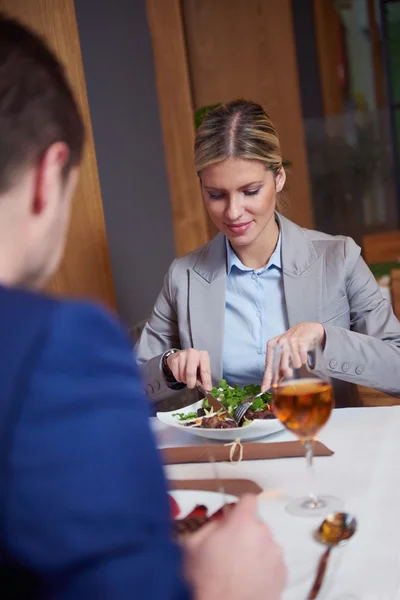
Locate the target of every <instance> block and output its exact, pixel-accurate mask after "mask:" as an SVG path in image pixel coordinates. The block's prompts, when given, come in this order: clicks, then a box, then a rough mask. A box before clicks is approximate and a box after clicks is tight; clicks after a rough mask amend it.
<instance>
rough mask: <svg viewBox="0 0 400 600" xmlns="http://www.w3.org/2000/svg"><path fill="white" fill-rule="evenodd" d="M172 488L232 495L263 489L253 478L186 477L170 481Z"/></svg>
mask: <svg viewBox="0 0 400 600" xmlns="http://www.w3.org/2000/svg"><path fill="white" fill-rule="evenodd" d="M168 487H169V489H170V490H201V491H205V492H221V488H222V489H223V490H224V492H225V494H231V495H232V496H243V494H260V493H261V492H262V491H263V490H262V488H261V487H260V486H259V485H258V484H257V483H256V482H255V481H251V479H218V480H217V479H185V480H173V481H168Z"/></svg>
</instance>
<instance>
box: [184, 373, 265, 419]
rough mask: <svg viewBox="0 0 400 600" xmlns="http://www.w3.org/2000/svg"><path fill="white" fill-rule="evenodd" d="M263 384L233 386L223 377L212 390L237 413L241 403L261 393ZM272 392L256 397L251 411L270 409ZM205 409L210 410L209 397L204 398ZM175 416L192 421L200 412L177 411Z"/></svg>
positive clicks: (225, 405)
mask: <svg viewBox="0 0 400 600" xmlns="http://www.w3.org/2000/svg"><path fill="white" fill-rule="evenodd" d="M260 392H261V386H259V385H254V384H250V385H245V386H244V387H243V388H241V387H239V386H238V385H237V384H234V385H233V386H232V387H231V386H230V385H228V384H227V382H226V381H225V379H221V381H220V382H219V386H218V387H214V388H213V389H212V390H211V394H212V395H213V396H214V398H217V399H218V400H219V401H220V402H221V404H222V405H223V406H224V408H226V410H227V411H228V412H229V414H230V415H233V414H234V413H235V410H236V409H237V408H238V406H239V404H240V403H241V402H243V400H246V399H247V398H249V397H250V396H256V395H257V394H260ZM271 398H272V396H271V394H269V393H267V392H265V393H264V394H261V396H258V398H254V402H253V404H252V405H251V406H250V409H249V410H250V411H254V412H255V411H265V410H270V406H271ZM202 408H203V409H204V410H205V411H208V410H210V405H209V403H208V400H207V398H205V399H204V400H203V407H202ZM173 416H176V417H178V418H179V420H180V421H190V420H193V419H196V417H198V416H199V415H198V413H195V412H190V413H186V414H184V413H175V414H174V415H173Z"/></svg>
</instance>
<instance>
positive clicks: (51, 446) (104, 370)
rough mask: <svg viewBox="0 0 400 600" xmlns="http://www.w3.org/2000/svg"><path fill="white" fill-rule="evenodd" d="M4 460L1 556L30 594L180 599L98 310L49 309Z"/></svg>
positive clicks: (137, 430)
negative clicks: (24, 576) (24, 572)
mask: <svg viewBox="0 0 400 600" xmlns="http://www.w3.org/2000/svg"><path fill="white" fill-rule="evenodd" d="M9 463H10V464H9V469H8V471H9V477H8V483H7V496H6V497H7V501H6V505H5V515H6V516H5V539H6V551H7V555H8V556H9V557H12V560H13V563H14V564H15V563H18V564H20V565H25V566H26V568H27V569H28V570H29V572H30V573H32V574H33V575H34V576H35V577H36V579H37V580H38V581H39V582H40V585H41V587H42V588H43V590H45V593H43V596H42V595H40V596H39V597H46V598H47V599H49V600H87V599H88V598H96V600H111V599H112V600H132V598H148V599H154V600H161V599H165V600H170V599H171V600H172V599H174V600H186V599H187V598H188V597H189V592H188V590H187V589H186V586H185V584H184V582H183V578H182V573H181V564H182V560H181V554H180V551H179V550H178V547H177V546H175V544H174V543H173V542H172V541H171V537H170V520H169V506H168V497H167V494H166V485H165V481H164V476H163V472H162V465H161V461H160V458H159V456H158V452H157V450H156V446H155V442H154V440H153V437H152V434H151V431H150V428H149V421H148V403H147V401H146V399H145V397H144V395H143V392H142V385H141V382H140V381H139V379H138V374H137V371H136V367H135V365H134V361H132V352H131V347H130V343H129V339H128V338H127V336H125V334H124V333H123V332H122V330H120V328H119V326H117V325H116V323H115V322H114V320H113V319H112V318H111V317H110V316H108V314H106V313H105V312H103V311H102V310H100V309H97V308H93V307H91V306H87V305H84V304H60V307H59V308H58V309H56V311H55V315H54V318H53V322H52V323H51V326H50V327H49V330H48V332H47V336H46V340H45V342H44V343H43V347H42V348H41V350H40V352H38V353H37V356H36V357H35V364H34V368H33V369H32V375H31V377H30V379H29V382H28V385H27V386H26V393H25V395H24V398H23V402H22V403H21V406H20V413H19V415H18V419H17V424H16V426H15V431H14V433H13V444H12V453H11V457H10V461H9Z"/></svg>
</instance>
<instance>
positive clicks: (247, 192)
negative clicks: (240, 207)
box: [243, 188, 260, 196]
mask: <svg viewBox="0 0 400 600" xmlns="http://www.w3.org/2000/svg"><path fill="white" fill-rule="evenodd" d="M259 191H260V188H258V189H257V190H245V191H244V192H243V193H244V195H245V196H257V194H258V192H259Z"/></svg>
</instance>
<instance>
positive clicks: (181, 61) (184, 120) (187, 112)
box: [147, 0, 209, 256]
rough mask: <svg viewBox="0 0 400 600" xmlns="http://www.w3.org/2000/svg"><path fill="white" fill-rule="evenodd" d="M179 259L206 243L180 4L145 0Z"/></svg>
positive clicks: (177, 2) (161, 0)
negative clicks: (196, 171) (194, 153)
mask: <svg viewBox="0 0 400 600" xmlns="http://www.w3.org/2000/svg"><path fill="white" fill-rule="evenodd" d="M147 16H148V22H149V26H150V33H151V38H152V43H153V53H154V63H155V73H156V83H157V92H158V99H159V106H160V114H161V123H162V129H163V138H164V147H165V156H166V162H167V171H168V178H169V185H170V196H171V203H172V214H173V221H174V234H175V247H176V252H177V255H178V256H181V255H182V254H185V253H187V252H190V251H191V250H194V249H195V248H198V247H199V246H201V245H202V244H204V243H205V242H206V241H208V239H209V233H208V226H207V217H206V212H205V209H204V206H203V201H202V197H201V193H200V186H199V181H198V178H197V175H196V173H195V170H194V166H193V144H194V114H193V105H192V101H191V95H190V84H189V77H188V69H187V63H186V51H185V42H184V36H183V29H182V19H181V12H180V2H179V0H168V2H166V1H165V0H147Z"/></svg>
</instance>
